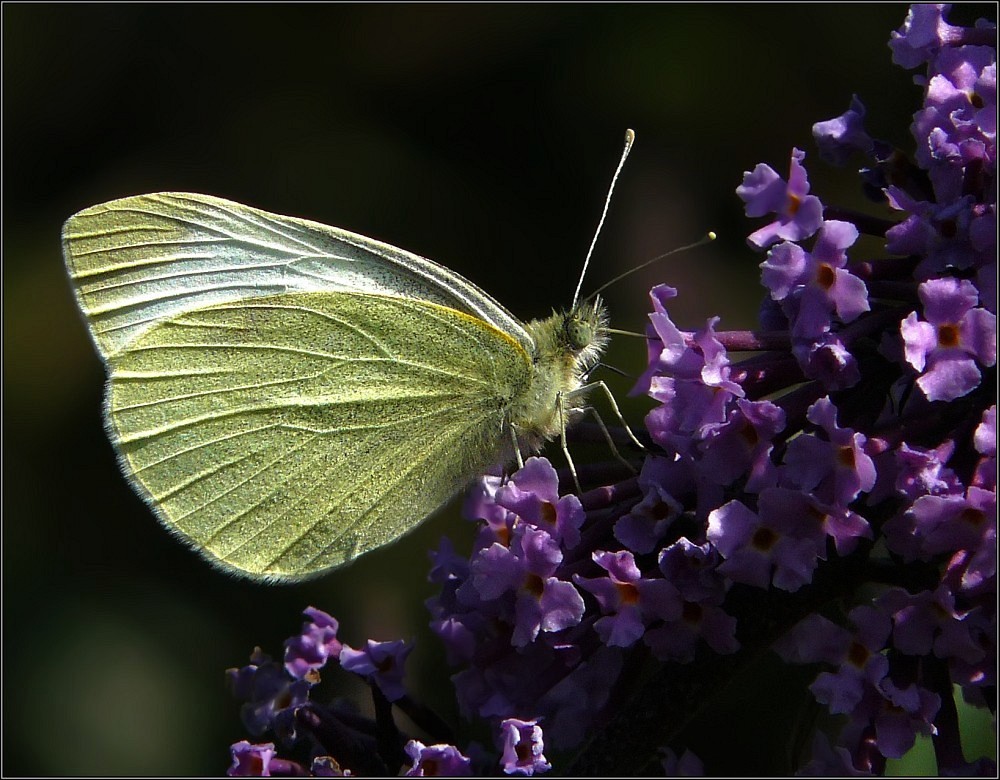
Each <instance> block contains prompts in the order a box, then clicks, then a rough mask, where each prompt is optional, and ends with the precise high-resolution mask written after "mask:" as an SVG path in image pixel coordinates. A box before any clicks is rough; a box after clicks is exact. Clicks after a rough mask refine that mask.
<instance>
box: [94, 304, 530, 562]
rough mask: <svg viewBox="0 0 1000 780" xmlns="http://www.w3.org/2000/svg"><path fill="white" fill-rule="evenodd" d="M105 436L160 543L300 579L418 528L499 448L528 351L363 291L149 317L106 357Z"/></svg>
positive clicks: (493, 333)
mask: <svg viewBox="0 0 1000 780" xmlns="http://www.w3.org/2000/svg"><path fill="white" fill-rule="evenodd" d="M109 368H110V375H111V380H110V384H109V389H108V396H107V419H108V427H109V434H110V435H111V437H112V440H113V441H114V443H115V446H116V448H117V450H118V452H119V455H120V459H121V461H122V467H123V470H124V471H125V473H126V475H127V476H129V478H130V479H131V481H132V482H133V484H134V485H135V486H136V488H137V489H138V491H139V492H140V493H141V494H142V495H143V496H144V497H145V498H146V500H147V501H148V503H149V504H150V506H151V507H152V508H153V510H154V511H155V513H156V514H157V516H158V517H159V519H160V520H161V521H162V522H163V523H164V524H165V525H166V526H167V528H168V529H170V530H172V531H174V532H176V533H178V534H179V535H180V536H181V537H182V538H184V539H185V540H186V541H188V542H189V543H191V544H192V545H193V546H194V547H195V548H196V549H198V550H199V551H200V552H202V553H203V554H204V555H206V556H207V557H208V558H209V559H210V560H211V561H213V562H214V563H217V564H218V565H220V566H222V567H223V568H225V569H228V570H231V571H234V572H237V573H242V574H244V575H249V576H251V577H257V578H263V579H267V580H298V579H303V578H306V577H309V576H312V575H315V574H317V573H320V572H322V571H324V570H327V569H330V568H333V567H336V566H338V565H340V564H342V563H344V562H346V561H349V560H351V559H352V558H354V557H356V556H357V555H360V554H361V553H364V552H366V551H368V550H371V549H373V548H375V547H378V546H380V545H383V544H385V543H387V542H389V541H392V540H393V539H395V538H397V537H399V536H400V535H402V534H404V533H406V532H407V531H408V530H410V529H411V528H413V527H414V526H415V525H417V524H418V523H419V522H420V521H421V520H422V519H423V518H424V517H425V516H426V515H428V514H430V513H431V512H433V511H434V510H435V509H437V508H438V507H439V506H440V505H441V504H442V503H444V502H445V501H447V500H448V499H449V498H450V497H451V496H452V495H454V493H455V492H456V491H458V490H459V489H461V488H462V487H463V486H464V485H465V484H466V483H467V482H468V480H469V479H470V478H471V477H472V476H473V475H475V474H476V473H480V472H482V470H483V469H484V468H485V467H487V466H488V465H490V464H491V463H492V462H494V461H496V460H497V459H498V456H499V455H500V454H501V452H502V450H503V449H504V447H505V446H506V436H507V433H506V426H507V424H508V420H507V412H508V408H509V405H510V402H511V400H512V399H513V398H516V397H518V396H519V395H520V394H522V393H523V392H524V390H525V388H526V387H527V385H528V383H529V381H530V360H529V358H528V354H527V353H526V352H525V350H524V349H523V348H522V346H521V345H520V344H519V343H518V342H517V340H516V339H514V338H512V337H511V336H509V335H507V334H506V333H504V332H502V331H500V330H498V329H497V328H495V327H494V326H492V325H491V324H489V323H488V322H486V321H484V320H482V319H480V318H478V317H473V316H470V315H468V314H466V313H464V312H461V311H458V310H456V309H453V308H449V307H445V306H441V305H438V304H435V303H430V302H427V301H417V300H412V299H407V298H401V297H389V296H382V295H373V294H370V293H350V292H322V293H304V292H294V293H281V294H278V295H272V296H263V297H252V298H246V299H243V300H238V301H233V302H229V303H223V304H214V305H211V306H205V307H202V308H197V309H194V310H188V311H184V312H183V313H181V314H176V315H174V316H172V317H169V318H167V319H166V320H161V321H157V322H155V323H154V324H152V325H151V326H150V327H147V328H146V329H145V330H143V331H142V332H141V333H140V334H139V335H138V336H137V337H136V338H134V339H133V340H132V341H130V342H128V343H127V344H126V345H125V346H123V347H121V348H120V349H119V350H118V351H117V352H115V353H114V354H113V355H112V357H111V358H110V360H109Z"/></svg>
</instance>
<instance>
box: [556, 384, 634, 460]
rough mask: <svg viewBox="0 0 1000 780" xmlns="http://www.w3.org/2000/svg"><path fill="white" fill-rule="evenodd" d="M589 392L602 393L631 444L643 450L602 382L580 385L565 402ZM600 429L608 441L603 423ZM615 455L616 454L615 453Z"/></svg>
mask: <svg viewBox="0 0 1000 780" xmlns="http://www.w3.org/2000/svg"><path fill="white" fill-rule="evenodd" d="M590 390H600V391H601V392H602V393H604V396H605V397H606V398H607V399H608V403H609V404H611V409H612V411H613V412H614V413H615V417H617V418H618V422H620V423H621V424H622V427H623V428H624V429H625V432H626V433H627V434H628V437H629V438H630V439H631V440H632V443H633V444H635V446H636V447H638V448H639V449H640V450H645V449H646V448H645V446H643V443H642V442H641V441H639V440H638V439H637V438H636V437H635V434H634V433H632V429H631V428H629V427H628V423H627V422H625V418H624V417H622V413H621V411H620V410H619V409H618V403H617V402H616V401H615V397H614V396H613V395H612V394H611V390H610V389H608V386H607V385H606V384H604V382H603V381H601V380H598V381H597V382H588V383H587V384H585V385H581V386H580V387H578V388H576V389H575V390H571V391H570V392H568V393H567V394H566V398H567V400H569V399H572V398H574V397H575V396H578V395H586V393H587V392H588V391H590ZM594 416H595V417H596V416H597V413H596V412H595V413H594ZM597 419H598V421H600V417H598V418H597ZM601 428H602V430H604V435H605V436H607V437H608V439H609V440H610V437H611V435H610V434H609V433H608V430H607V428H605V427H604V423H603V422H602V423H601ZM615 454H617V452H616V453H615ZM619 457H620V456H619Z"/></svg>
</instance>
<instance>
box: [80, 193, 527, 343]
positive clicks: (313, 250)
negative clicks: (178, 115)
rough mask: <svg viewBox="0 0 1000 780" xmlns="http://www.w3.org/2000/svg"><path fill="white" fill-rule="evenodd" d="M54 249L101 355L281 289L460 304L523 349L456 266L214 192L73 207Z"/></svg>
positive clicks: (518, 335)
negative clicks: (191, 314) (183, 319)
mask: <svg viewBox="0 0 1000 780" xmlns="http://www.w3.org/2000/svg"><path fill="white" fill-rule="evenodd" d="M63 253H64V255H65V258H66V265H67V268H68V269H69V273H70V276H71V278H72V280H73V283H74V288H75V290H76V294H77V300H78V302H79V304H80V308H81V309H82V310H83V312H84V313H85V314H86V317H87V322H88V325H89V327H90V331H91V335H92V336H93V338H94V341H95V343H96V344H97V346H98V349H99V351H100V353H101V355H102V356H103V357H104V358H105V359H107V358H108V357H109V356H110V355H113V354H115V353H116V352H118V351H119V350H121V349H122V348H123V347H124V346H125V345H127V344H129V343H130V342H131V341H133V340H134V339H135V338H136V337H137V336H138V334H139V333H141V332H142V331H143V330H144V329H146V328H148V327H149V326H150V325H152V324H153V323H155V322H158V321H162V320H164V319H167V318H170V317H172V316H174V315H176V314H179V313H181V312H184V311H190V310H193V309H199V308H204V307H206V306H210V305H212V304H215V303H224V302H227V301H238V300H244V299H246V298H248V297H259V296H266V295H274V294H278V293H285V292H323V291H337V290H340V291H353V292H367V293H375V294H381V295H392V296H398V297H405V298H412V299H414V300H423V301H429V302H431V303H437V304H440V305H442V306H446V307H448V308H451V309H454V310H456V311H461V312H465V313H467V314H471V315H472V316H474V317H477V318H479V319H481V320H483V321H484V322H486V323H488V324H489V325H491V326H493V327H494V328H496V329H497V330H500V331H502V332H504V333H506V334H508V335H510V336H511V337H512V338H514V339H515V340H516V341H518V342H519V343H520V344H521V345H522V346H523V347H524V348H525V349H527V350H528V351H529V352H530V351H531V348H532V344H531V339H530V337H529V336H528V335H527V333H525V331H524V328H523V327H522V326H521V324H520V323H519V321H518V320H517V319H516V318H515V317H514V316H513V315H511V314H510V312H508V311H507V310H506V309H505V308H504V307H503V306H501V305H500V304H499V303H498V302H497V301H495V300H494V299H493V298H492V297H490V296H489V295H487V294H486V293H485V292H483V291H482V290H480V289H479V288H478V287H476V286H475V285H474V284H472V283H471V282H469V281H468V280H466V279H463V278H462V277H461V276H459V275H458V274H456V273H454V272H453V271H449V270H448V269H447V268H445V267H443V266H441V265H438V264H437V263H434V262H432V261H430V260H427V259H425V258H422V257H418V256H417V255H414V254H411V253H409V252H405V251H403V250H402V249H397V248H396V247H393V246H390V245H388V244H383V243H381V242H379V241H375V240H373V239H370V238H365V237H364V236H359V235H355V234H353V233H349V232H347V231H345V230H339V229H338V228H334V227H329V226H328V225H323V224H320V223H318V222H310V221H308V220H304V219H296V218H294V217H284V216H280V215H278V214H270V213H268V212H266V211H261V210H259V209H255V208H251V207H250V206H244V205H242V204H240V203H234V202H232V201H228V200H223V199H222V198H216V197H212V196H210V195H197V194H193V193H171V192H163V193H156V194H151V195H137V196H134V197H129V198H122V199H120V200H114V201H110V202H108V203H103V204H101V205H98V206H93V207H91V208H89V209H85V210H84V211H81V212H79V213H78V214H75V215H74V216H72V217H70V219H69V220H67V222H66V225H65V226H64V228H63Z"/></svg>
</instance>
